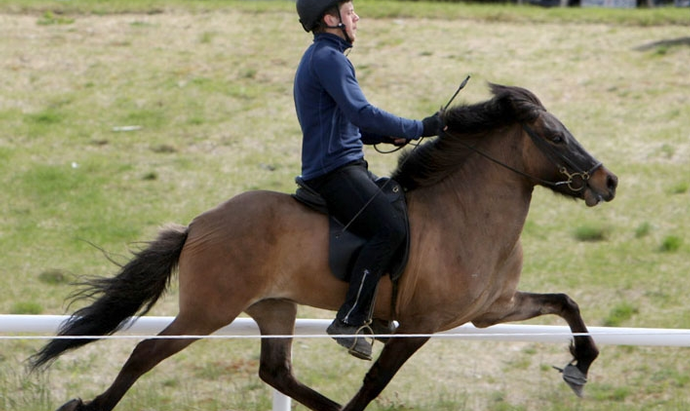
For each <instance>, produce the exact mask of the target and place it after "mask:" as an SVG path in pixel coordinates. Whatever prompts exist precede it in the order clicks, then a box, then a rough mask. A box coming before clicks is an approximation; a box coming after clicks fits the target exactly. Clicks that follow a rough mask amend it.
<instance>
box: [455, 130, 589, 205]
mask: <svg viewBox="0 0 690 411" xmlns="http://www.w3.org/2000/svg"><path fill="white" fill-rule="evenodd" d="M522 129H523V130H524V131H525V132H526V133H527V135H528V136H529V137H530V139H532V142H533V143H534V145H536V146H537V148H539V150H540V151H541V152H542V153H544V155H546V156H547V157H548V158H549V160H551V162H552V163H554V164H555V165H556V166H558V172H559V173H561V174H563V175H564V176H565V177H566V179H565V180H562V181H548V180H544V179H542V178H539V177H535V176H533V175H530V174H528V173H526V172H524V171H522V170H518V169H516V168H515V167H512V166H509V165H508V164H506V163H504V162H502V161H500V160H497V159H496V158H494V157H492V156H491V155H489V154H487V153H485V152H483V151H481V150H479V149H477V148H476V147H475V146H473V145H471V144H468V143H466V142H464V141H462V140H458V141H459V143H460V144H462V145H463V146H465V147H466V148H468V149H470V150H472V151H474V152H475V153H477V154H479V155H481V156H482V157H484V158H486V159H487V160H490V161H492V162H493V163H495V164H498V165H500V166H502V167H504V168H506V169H508V170H510V171H512V172H514V173H516V174H519V175H521V176H523V177H527V178H529V179H530V180H534V181H537V182H538V183H540V184H542V185H545V186H548V187H552V188H556V187H559V186H563V185H567V186H568V188H569V189H570V190H571V191H572V192H574V193H579V192H580V191H582V190H584V189H585V187H587V185H588V183H587V181H589V178H590V177H591V176H592V173H594V172H595V171H596V170H597V169H598V168H599V167H601V166H602V163H601V162H597V163H596V164H594V166H593V167H592V168H590V169H589V170H587V171H582V170H581V171H574V172H572V173H571V172H569V171H568V167H570V169H572V170H580V168H579V167H578V166H577V165H576V164H574V163H573V161H572V160H570V159H569V158H568V157H566V156H565V155H563V154H562V153H560V152H558V151H556V150H554V149H553V147H551V146H550V145H549V144H547V143H546V142H545V141H544V139H543V138H541V137H540V136H539V135H538V134H537V133H536V132H535V131H534V130H533V129H532V128H531V127H530V126H528V125H527V124H525V123H522ZM444 133H445V134H451V133H448V132H447V131H444Z"/></svg>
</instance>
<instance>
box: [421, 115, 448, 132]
mask: <svg viewBox="0 0 690 411" xmlns="http://www.w3.org/2000/svg"><path fill="white" fill-rule="evenodd" d="M422 125H423V126H424V129H423V130H422V137H431V136H437V135H438V134H439V132H440V131H441V129H442V128H443V119H441V112H440V111H437V112H436V113H435V114H434V115H433V116H429V117H427V118H425V119H424V120H422Z"/></svg>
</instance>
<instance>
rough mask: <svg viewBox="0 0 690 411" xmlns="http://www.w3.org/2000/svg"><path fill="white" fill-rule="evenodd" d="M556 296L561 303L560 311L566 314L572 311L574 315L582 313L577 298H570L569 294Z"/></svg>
mask: <svg viewBox="0 0 690 411" xmlns="http://www.w3.org/2000/svg"><path fill="white" fill-rule="evenodd" d="M556 297H558V301H559V305H560V307H559V308H560V311H561V312H562V313H564V314H566V313H570V314H574V315H578V316H579V315H580V306H579V305H577V303H576V302H575V300H573V299H572V298H570V296H569V295H568V294H563V293H561V294H556Z"/></svg>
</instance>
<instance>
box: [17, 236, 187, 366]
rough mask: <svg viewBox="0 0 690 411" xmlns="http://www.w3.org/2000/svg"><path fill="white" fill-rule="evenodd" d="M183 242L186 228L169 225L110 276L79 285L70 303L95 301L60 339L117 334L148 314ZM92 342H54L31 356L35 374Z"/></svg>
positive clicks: (64, 326) (65, 328)
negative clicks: (139, 317) (128, 323)
mask: <svg viewBox="0 0 690 411" xmlns="http://www.w3.org/2000/svg"><path fill="white" fill-rule="evenodd" d="M186 240H187V228H186V227H182V226H170V227H167V228H166V229H164V230H162V231H161V232H160V233H159V234H158V238H157V239H156V240H155V241H152V242H150V243H149V244H148V246H147V247H146V248H145V249H143V250H141V251H139V252H136V253H134V258H133V259H132V260H131V261H130V262H128V263H127V264H126V265H124V266H123V267H122V269H121V270H120V273H119V274H118V275H116V276H115V277H112V278H95V279H91V280H88V281H85V282H83V283H81V285H82V286H84V288H83V289H82V290H80V291H78V292H77V293H75V294H74V295H73V298H74V300H79V299H84V298H87V299H93V300H95V301H94V302H93V303H92V304H91V305H89V306H88V307H84V308H81V309H79V310H77V311H76V312H75V313H74V314H72V316H71V317H70V318H69V319H68V320H67V321H65V323H64V324H62V325H61V326H60V330H59V331H58V336H60V337H64V336H77V335H80V336H91V335H93V336H99V335H109V334H112V333H114V332H115V331H117V330H119V329H120V328H122V327H123V326H124V325H125V324H126V320H127V319H128V318H129V317H132V316H141V315H144V314H146V313H147V312H148V311H149V310H150V309H151V307H153V305H154V304H155V303H156V301H158V298H160V297H161V295H163V293H164V292H165V290H166V289H167V288H168V285H169V283H170V279H171V278H172V274H173V273H174V271H175V270H176V268H177V264H178V261H179V258H180V253H181V252H182V247H183V246H184V244H185V241H186ZM96 340H97V338H93V339H65V338H58V339H54V340H52V341H51V342H49V343H48V344H46V345H45V347H43V348H42V349H41V350H40V351H39V352H38V353H36V354H34V355H33V356H32V357H31V358H30V366H31V368H32V369H33V370H36V369H40V368H42V367H45V366H48V365H49V364H50V363H51V362H52V361H53V360H55V359H56V358H57V357H59V356H60V355H62V354H63V353H64V352H66V351H69V350H73V349H75V348H79V347H81V346H83V345H86V344H88V343H90V342H92V341H96Z"/></svg>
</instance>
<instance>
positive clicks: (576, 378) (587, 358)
mask: <svg viewBox="0 0 690 411" xmlns="http://www.w3.org/2000/svg"><path fill="white" fill-rule="evenodd" d="M492 308H494V307H492ZM495 308H497V309H492V310H490V311H489V313H487V314H485V315H484V316H483V317H482V318H480V319H475V320H474V321H473V323H474V325H476V326H478V327H488V326H491V325H494V324H499V323H503V322H509V321H524V320H528V319H530V318H534V317H538V316H541V315H546V314H555V315H558V316H559V317H561V318H563V319H564V320H565V321H566V322H567V323H568V325H569V326H570V330H571V331H572V332H573V334H575V336H574V337H573V345H572V346H571V347H570V352H571V353H572V354H573V357H574V360H573V362H572V363H571V364H569V365H567V366H566V367H565V369H564V370H562V371H563V379H564V380H565V382H566V383H568V385H569V386H570V388H572V389H573V391H574V392H575V394H577V395H578V396H581V395H582V389H583V388H584V385H585V383H586V382H587V372H588V371H589V367H590V366H591V365H592V362H594V360H595V359H596V358H597V356H599V350H598V349H597V347H596V345H595V344H594V340H593V339H592V337H591V336H589V335H588V333H589V332H588V331H587V326H586V325H585V322H584V320H583V319H582V316H581V315H580V308H579V307H578V305H577V303H576V302H575V301H573V300H572V299H571V298H570V297H568V296H567V295H566V294H533V293H523V292H518V293H516V294H515V296H514V297H513V299H512V300H511V301H510V303H508V304H505V305H502V304H498V305H497V307H495Z"/></svg>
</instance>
